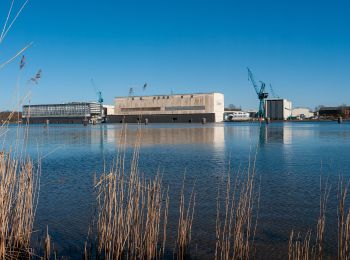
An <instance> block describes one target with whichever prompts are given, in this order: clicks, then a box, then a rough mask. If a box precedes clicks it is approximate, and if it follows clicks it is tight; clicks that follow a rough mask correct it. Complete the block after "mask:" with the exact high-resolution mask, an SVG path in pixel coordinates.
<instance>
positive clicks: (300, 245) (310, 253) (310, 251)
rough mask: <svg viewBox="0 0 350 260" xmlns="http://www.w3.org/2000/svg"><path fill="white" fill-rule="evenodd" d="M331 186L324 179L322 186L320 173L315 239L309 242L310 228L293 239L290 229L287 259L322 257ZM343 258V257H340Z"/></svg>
mask: <svg viewBox="0 0 350 260" xmlns="http://www.w3.org/2000/svg"><path fill="white" fill-rule="evenodd" d="M330 191H331V186H330V185H329V183H328V179H327V180H326V182H325V184H324V187H323V185H322V175H320V200H319V206H320V214H319V217H318V220H317V227H316V241H315V243H314V244H312V245H311V244H310V241H311V233H312V232H311V229H309V230H308V231H307V232H306V235H305V238H304V239H302V238H301V236H300V233H298V235H297V237H296V238H295V239H294V231H293V230H292V232H291V234H290V236H289V244H288V259H289V260H300V259H318V260H321V259H323V256H324V249H323V242H324V228H325V225H326V209H327V202H328V198H329V194H330ZM341 259H343V258H341Z"/></svg>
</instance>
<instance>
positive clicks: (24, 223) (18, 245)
mask: <svg viewBox="0 0 350 260" xmlns="http://www.w3.org/2000/svg"><path fill="white" fill-rule="evenodd" d="M37 170H38V171H36V170H35V167H34V166H33V163H32V161H31V160H30V159H26V160H23V161H20V160H19V159H16V158H12V156H11V154H10V153H4V152H1V153H0V259H5V258H20V257H29V256H30V254H31V249H30V237H31V234H32V229H33V222H34V217H35V210H36V205H37V199H38V193H39V171H40V167H38V168H37Z"/></svg>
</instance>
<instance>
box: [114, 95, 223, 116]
mask: <svg viewBox="0 0 350 260" xmlns="http://www.w3.org/2000/svg"><path fill="white" fill-rule="evenodd" d="M223 113H224V94H222V93H196V94H175V95H154V96H130V97H116V98H115V115H113V116H109V117H108V122H115V123H122V122H127V123H146V122H148V123H200V122H221V121H223Z"/></svg>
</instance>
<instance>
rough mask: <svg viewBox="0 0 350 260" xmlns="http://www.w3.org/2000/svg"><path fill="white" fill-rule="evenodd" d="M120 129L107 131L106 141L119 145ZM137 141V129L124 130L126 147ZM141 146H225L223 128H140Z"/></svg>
mask: <svg viewBox="0 0 350 260" xmlns="http://www.w3.org/2000/svg"><path fill="white" fill-rule="evenodd" d="M121 130H122V129H121V128H111V129H107V136H106V140H108V141H111V140H113V141H114V142H115V145H116V146H118V145H119V141H120V135H121ZM136 139H137V128H136V127H128V128H127V129H126V145H127V146H133V145H134V144H135V141H136ZM140 141H141V146H153V145H180V144H209V145H213V147H214V148H215V149H219V150H222V149H223V148H224V145H225V136H224V127H223V126H213V127H207V126H205V127H176V128H175V127H171V128H170V127H164V128H160V127H141V139H140Z"/></svg>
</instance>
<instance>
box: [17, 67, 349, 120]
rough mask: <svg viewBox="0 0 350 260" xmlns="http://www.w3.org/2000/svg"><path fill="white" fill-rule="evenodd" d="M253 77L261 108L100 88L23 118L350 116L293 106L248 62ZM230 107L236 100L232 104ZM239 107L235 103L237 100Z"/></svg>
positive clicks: (216, 96)
mask: <svg viewBox="0 0 350 260" xmlns="http://www.w3.org/2000/svg"><path fill="white" fill-rule="evenodd" d="M248 78H249V81H250V82H251V84H252V85H253V87H254V90H255V92H256V94H257V98H258V100H259V105H258V110H256V111H255V112H252V111H241V109H238V110H232V109H231V110H230V109H229V108H225V102H224V94H223V93H218V92H212V93H186V94H171V95H148V96H135V95H132V93H129V96H124V97H116V98H115V99H114V104H113V105H105V104H103V98H102V92H101V91H97V94H98V101H97V102H70V103H63V104H41V105H24V106H23V109H22V121H23V122H28V123H38V124H40V123H41V124H42V123H44V124H50V123H54V124H74V123H78V124H79V123H83V124H87V123H91V124H96V123H105V122H107V123H144V124H148V123H207V122H208V123H210V122H212V123H214V122H222V121H249V120H260V121H266V122H269V121H270V120H292V119H293V120H303V119H311V118H315V116H317V117H318V118H332V117H333V118H335V117H350V107H347V106H340V107H321V108H320V109H319V111H318V114H315V113H313V112H311V111H310V109H308V108H301V107H297V108H293V107H292V102H291V101H289V100H287V99H285V98H279V97H276V95H275V93H274V91H273V89H272V86H271V84H270V93H271V94H272V96H273V97H272V98H271V97H269V93H268V92H267V90H266V85H265V83H264V82H262V81H258V82H259V84H257V82H256V81H255V79H254V75H253V73H252V72H251V70H250V69H249V68H248ZM229 107H230V106H229ZM231 108H234V106H231Z"/></svg>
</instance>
